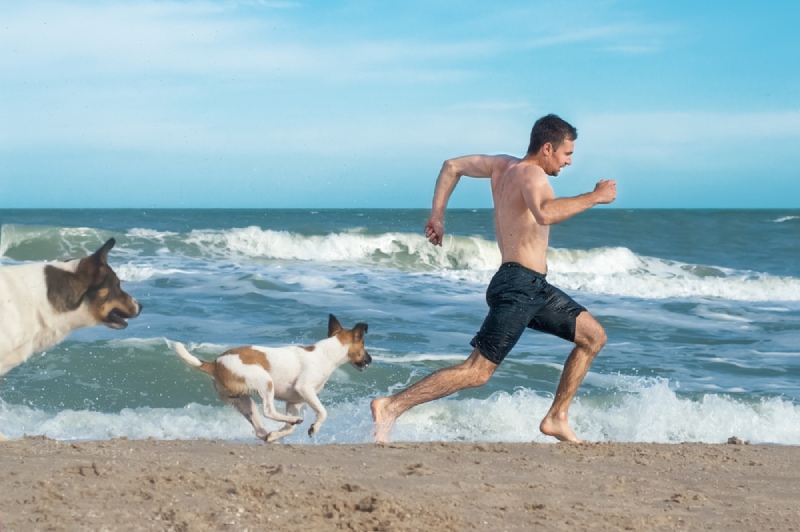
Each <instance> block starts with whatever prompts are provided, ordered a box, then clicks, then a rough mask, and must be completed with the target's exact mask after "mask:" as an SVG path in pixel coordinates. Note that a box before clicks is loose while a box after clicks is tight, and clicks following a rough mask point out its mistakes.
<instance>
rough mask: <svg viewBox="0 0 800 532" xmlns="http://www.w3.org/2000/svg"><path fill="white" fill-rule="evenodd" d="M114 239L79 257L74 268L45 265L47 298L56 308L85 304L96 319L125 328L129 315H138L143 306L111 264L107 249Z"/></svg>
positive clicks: (71, 308) (62, 309)
mask: <svg viewBox="0 0 800 532" xmlns="http://www.w3.org/2000/svg"><path fill="white" fill-rule="evenodd" d="M115 243H116V241H115V240H114V239H113V238H111V239H109V240H108V241H107V242H106V243H105V244H103V247H101V248H100V249H98V250H97V251H96V252H95V253H94V254H93V255H91V256H89V257H86V258H83V259H79V260H78V261H77V266H75V267H74V269H72V268H59V267H56V266H52V265H48V266H47V267H46V268H45V278H46V282H47V299H48V300H49V301H50V304H51V305H52V306H53V308H54V309H55V310H57V311H59V312H70V311H73V310H76V309H78V308H79V307H80V306H81V305H86V306H87V309H88V311H89V313H90V314H91V315H92V317H93V318H94V320H95V321H96V322H97V323H102V324H103V325H105V326H107V327H111V328H112V329H124V328H125V327H127V326H128V319H130V318H135V317H136V316H138V315H139V313H140V312H141V311H142V306H141V305H140V304H139V302H138V301H136V300H135V299H134V298H133V297H131V296H130V295H128V294H127V293H125V292H124V291H123V290H122V288H121V287H120V282H119V277H117V274H116V273H114V270H112V269H111V266H109V265H108V252H109V251H110V250H111V248H113V247H114V244H115ZM70 262H74V261H70ZM67 264H69V263H67Z"/></svg>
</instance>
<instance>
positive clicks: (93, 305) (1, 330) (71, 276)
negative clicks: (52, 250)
mask: <svg viewBox="0 0 800 532" xmlns="http://www.w3.org/2000/svg"><path fill="white" fill-rule="evenodd" d="M114 244H115V240H114V239H113V238H111V239H109V240H108V241H107V242H106V243H105V244H104V245H103V247H101V248H100V249H99V250H97V251H96V252H95V253H94V254H93V255H90V256H89V257H86V258H83V259H73V260H69V261H67V262H60V263H57V262H34V263H30V264H20V265H15V266H3V267H0V375H3V374H4V373H7V372H8V371H9V370H10V369H12V368H13V367H15V366H17V365H19V364H21V363H22V362H24V361H25V360H27V359H28V358H30V356H31V355H33V354H34V353H36V352H39V351H42V350H44V349H46V348H48V347H51V346H53V345H56V344H57V343H59V342H61V341H62V340H63V339H64V338H66V337H67V335H69V334H70V333H71V332H72V331H74V330H76V329H80V328H82V327H92V326H94V325H100V324H102V325H105V326H107V327H111V328H112V329H124V328H125V327H127V326H128V319H129V318H135V317H136V316H138V315H139V313H140V312H141V310H142V306H141V305H140V304H139V302H138V301H136V300H135V299H134V298H133V297H131V296H130V295H128V294H127V293H125V292H124V291H123V290H122V288H120V282H119V278H118V277H117V274H116V273H114V270H112V269H111V267H110V266H109V265H108V252H109V251H110V250H111V248H113V247H114Z"/></svg>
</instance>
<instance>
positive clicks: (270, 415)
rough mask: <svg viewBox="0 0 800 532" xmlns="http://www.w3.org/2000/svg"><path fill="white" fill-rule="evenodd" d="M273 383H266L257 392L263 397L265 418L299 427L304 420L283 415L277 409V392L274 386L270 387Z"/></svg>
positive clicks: (262, 403)
mask: <svg viewBox="0 0 800 532" xmlns="http://www.w3.org/2000/svg"><path fill="white" fill-rule="evenodd" d="M271 384H272V381H268V382H267V381H265V382H264V383H263V384H262V385H261V386H259V387H258V389H257V390H256V392H257V393H258V396H259V397H261V408H262V409H263V410H264V417H265V418H267V419H274V420H275V421H283V422H284V423H291V424H292V425H297V424H299V423H302V422H303V418H301V417H297V416H288V415H286V416H285V415H283V414H281V413H280V412H278V409H277V408H275V392H274V391H273V390H274V388H273V386H270V385H271Z"/></svg>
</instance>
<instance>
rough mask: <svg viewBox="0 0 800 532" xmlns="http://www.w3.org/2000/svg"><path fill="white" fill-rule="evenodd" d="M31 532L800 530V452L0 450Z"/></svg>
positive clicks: (692, 447)
mask: <svg viewBox="0 0 800 532" xmlns="http://www.w3.org/2000/svg"><path fill="white" fill-rule="evenodd" d="M0 452H1V453H2V460H0V490H1V493H2V496H0V519H1V520H2V530H3V531H4V532H10V531H18V530H19V531H22V530H26V531H27V530H192V531H194V530H237V531H240V530H339V529H343V530H533V529H539V530H724V529H730V530H800V524H798V523H800V448H798V447H789V446H773V445H749V444H747V443H746V442H741V441H738V440H732V441H731V442H729V443H728V444H720V445H709V444H699V443H686V444H643V443H587V444H526V443H390V444H374V445H373V444H364V445H282V444H277V445H263V444H256V443H253V444H249V443H230V442H220V441H163V440H161V441H156V440H126V439H118V440H108V441H89V442H77V443H76V442H62V441H56V440H51V439H47V438H42V437H36V438H22V439H18V440H13V441H6V442H2V443H0Z"/></svg>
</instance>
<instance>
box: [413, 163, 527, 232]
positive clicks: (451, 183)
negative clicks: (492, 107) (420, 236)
mask: <svg viewBox="0 0 800 532" xmlns="http://www.w3.org/2000/svg"><path fill="white" fill-rule="evenodd" d="M511 159H512V157H510V156H508V155H467V156H465V157H458V158H455V159H448V160H447V161H445V162H444V164H442V169H441V170H440V171H439V177H438V178H437V179H436V188H435V189H434V191H433V204H432V206H431V216H430V218H429V219H428V223H427V224H426V225H425V236H427V237H428V240H429V241H430V243H431V244H434V245H436V246H441V245H442V238H443V237H444V213H445V210H446V209H447V202H448V201H449V200H450V195H451V194H452V193H453V190H455V188H456V185H457V184H458V181H459V180H460V179H461V177H462V176H467V177H491V176H492V173H493V172H494V171H495V169H496V168H497V165H498V164H508V161H510V160H511Z"/></svg>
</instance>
